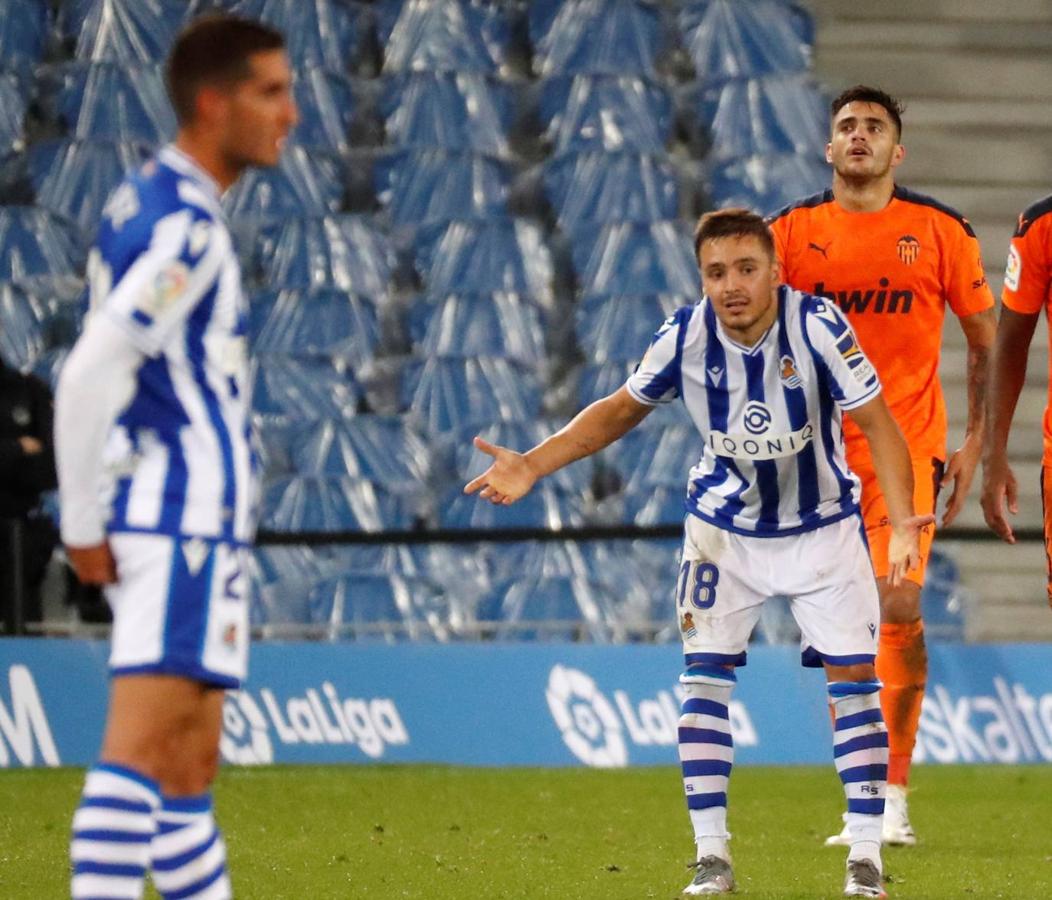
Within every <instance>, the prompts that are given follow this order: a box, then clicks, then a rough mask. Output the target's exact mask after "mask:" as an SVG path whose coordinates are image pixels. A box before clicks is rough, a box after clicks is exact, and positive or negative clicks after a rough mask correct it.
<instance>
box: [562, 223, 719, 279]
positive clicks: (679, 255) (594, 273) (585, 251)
mask: <svg viewBox="0 0 1052 900" xmlns="http://www.w3.org/2000/svg"><path fill="white" fill-rule="evenodd" d="M573 267H574V270H575V271H576V273H577V280H578V284H579V286H580V289H581V292H582V293H583V294H684V295H686V296H698V294H699V291H700V279H699V277H698V264H697V262H695V260H694V247H693V243H692V241H691V238H690V235H689V233H688V229H687V226H686V225H685V224H684V223H682V222H679V221H675V222H653V223H632V222H629V223H622V224H614V225H607V226H606V227H604V228H602V229H601V230H599V231H597V232H594V233H590V232H587V231H582V233H581V234H580V235H579V236H575V237H574V242H573Z"/></svg>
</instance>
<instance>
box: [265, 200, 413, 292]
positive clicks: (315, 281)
mask: <svg viewBox="0 0 1052 900" xmlns="http://www.w3.org/2000/svg"><path fill="white" fill-rule="evenodd" d="M395 263H396V259H395V251H394V247H393V246H392V244H391V241H390V238H388V237H387V235H385V234H384V233H383V232H382V231H381V230H380V229H379V228H378V227H377V225H376V223H375V222H373V221H372V220H371V219H369V218H367V217H365V216H348V215H343V216H326V217H324V218H317V219H289V220H288V221H286V222H282V223H280V224H274V225H268V226H266V227H265V228H263V229H262V230H261V232H260V233H259V235H258V236H257V238H256V241H255V246H254V248H253V259H252V262H251V266H252V269H253V270H254V272H253V274H255V275H256V277H257V279H258V280H259V281H260V282H261V283H262V284H265V285H266V286H267V287H268V288H276V289H283V288H294V289H307V288H337V289H339V290H342V291H349V292H353V293H358V294H363V295H364V296H366V297H381V296H383V295H385V294H386V293H387V290H388V288H389V286H390V282H391V277H392V274H393V272H394V267H395Z"/></svg>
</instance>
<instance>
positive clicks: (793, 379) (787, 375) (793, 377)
mask: <svg viewBox="0 0 1052 900" xmlns="http://www.w3.org/2000/svg"><path fill="white" fill-rule="evenodd" d="M778 365H779V369H778V377H779V379H781V382H782V384H784V385H785V386H786V387H787V388H798V387H800V384H801V382H800V373H799V372H797V371H796V360H794V359H793V358H792V357H791V356H789V355H788V354H786V355H785V356H783V357H782V358H781V359H780V360H778Z"/></svg>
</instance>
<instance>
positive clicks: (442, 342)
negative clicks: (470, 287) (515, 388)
mask: <svg viewBox="0 0 1052 900" xmlns="http://www.w3.org/2000/svg"><path fill="white" fill-rule="evenodd" d="M409 328H410V335H411V337H412V340H413V345H414V350H415V351H416V352H417V353H419V354H420V355H422V356H461V357H465V358H469V359H470V358H472V357H480V356H499V357H503V358H504V359H510V360H513V361H515V362H518V363H522V364H523V365H526V366H530V367H533V368H534V369H537V368H540V367H542V366H544V365H545V364H546V363H547V356H546V355H545V350H544V329H543V323H542V315H541V310H540V308H539V307H538V306H537V305H536V304H534V303H532V302H531V301H529V300H527V299H526V298H524V297H521V296H520V295H518V294H512V293H505V292H498V293H495V294H486V295H478V294H451V295H449V296H446V297H441V298H431V297H428V298H420V299H418V300H417V301H416V302H415V303H414V304H413V305H412V306H411V307H410V310H409Z"/></svg>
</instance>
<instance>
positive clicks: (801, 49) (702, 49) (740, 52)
mask: <svg viewBox="0 0 1052 900" xmlns="http://www.w3.org/2000/svg"><path fill="white" fill-rule="evenodd" d="M677 16H678V21H679V27H680V30H681V31H682V34H683V41H684V43H685V45H686V48H687V53H688V54H689V56H690V59H691V61H692V62H693V64H694V70H695V72H696V73H697V76H698V78H699V79H700V80H701V81H702V82H704V83H706V84H710V83H713V82H716V81H720V80H723V79H728V78H758V77H761V76H763V75H770V74H774V73H782V72H800V71H802V70H804V69H806V68H807V67H808V66H809V65H810V61H811V59H810V57H811V54H810V47H809V45H808V40H809V30H810V26H809V23H808V19H807V16H806V14H805V13H803V12H802V11H801V10H799V9H797V8H795V7H793V6H791V5H790V4H788V3H785V2H781V0H687V2H686V3H684V4H683V5H682V7H681V8H680V10H679V12H678V14H677Z"/></svg>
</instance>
